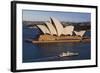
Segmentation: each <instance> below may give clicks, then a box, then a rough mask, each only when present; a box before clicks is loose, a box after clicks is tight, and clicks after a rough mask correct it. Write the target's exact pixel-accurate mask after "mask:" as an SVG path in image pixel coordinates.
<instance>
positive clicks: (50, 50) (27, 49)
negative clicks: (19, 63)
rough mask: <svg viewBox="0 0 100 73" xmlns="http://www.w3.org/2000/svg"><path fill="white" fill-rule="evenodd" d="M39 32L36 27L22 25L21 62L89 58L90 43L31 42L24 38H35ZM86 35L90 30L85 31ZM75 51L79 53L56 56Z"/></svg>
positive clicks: (88, 34)
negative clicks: (70, 55)
mask: <svg viewBox="0 0 100 73" xmlns="http://www.w3.org/2000/svg"><path fill="white" fill-rule="evenodd" d="M40 34H41V31H40V30H38V29H37V28H28V27H26V26H23V42H22V43H23V49H22V50H23V53H22V54H23V63H28V62H44V61H46V62H47V61H63V60H66V61H67V60H87V59H91V44H90V43H41V44H33V43H31V42H27V41H26V39H36V38H37V37H38V36H39V35H40ZM85 35H87V36H91V35H90V31H88V32H86V34H85ZM67 51H70V52H77V53H79V55H77V56H72V57H62V58H60V57H58V55H59V54H61V53H62V52H67Z"/></svg>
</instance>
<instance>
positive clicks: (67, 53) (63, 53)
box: [59, 51, 79, 57]
mask: <svg viewBox="0 0 100 73" xmlns="http://www.w3.org/2000/svg"><path fill="white" fill-rule="evenodd" d="M77 55H79V53H77V52H70V51H67V52H62V53H61V54H60V55H59V57H70V56H77Z"/></svg>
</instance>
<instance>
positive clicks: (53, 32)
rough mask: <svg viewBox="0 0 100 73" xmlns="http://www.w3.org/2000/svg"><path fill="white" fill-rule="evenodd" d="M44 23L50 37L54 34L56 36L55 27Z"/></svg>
mask: <svg viewBox="0 0 100 73" xmlns="http://www.w3.org/2000/svg"><path fill="white" fill-rule="evenodd" d="M45 23H46V25H47V27H48V29H49V31H50V33H51V35H54V34H55V35H57V32H56V29H55V27H54V26H53V24H51V23H49V22H45Z"/></svg>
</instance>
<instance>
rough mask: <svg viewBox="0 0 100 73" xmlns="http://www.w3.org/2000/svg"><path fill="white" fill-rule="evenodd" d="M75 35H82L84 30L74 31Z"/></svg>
mask: <svg viewBox="0 0 100 73" xmlns="http://www.w3.org/2000/svg"><path fill="white" fill-rule="evenodd" d="M74 32H75V34H76V35H79V36H81V37H82V36H83V35H84V34H85V32H86V31H74Z"/></svg>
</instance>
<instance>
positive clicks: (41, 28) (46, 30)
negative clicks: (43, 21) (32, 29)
mask: <svg viewBox="0 0 100 73" xmlns="http://www.w3.org/2000/svg"><path fill="white" fill-rule="evenodd" d="M37 27H38V28H39V29H40V30H41V31H42V32H43V33H44V34H46V33H48V34H50V31H49V30H48V29H47V27H46V26H45V25H37Z"/></svg>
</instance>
